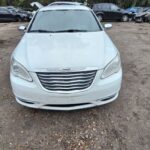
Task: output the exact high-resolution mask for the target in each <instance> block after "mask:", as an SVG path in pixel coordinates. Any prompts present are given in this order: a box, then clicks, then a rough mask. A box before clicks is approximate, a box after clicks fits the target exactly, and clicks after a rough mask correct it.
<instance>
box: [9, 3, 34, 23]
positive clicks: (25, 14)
mask: <svg viewBox="0 0 150 150" xmlns="http://www.w3.org/2000/svg"><path fill="white" fill-rule="evenodd" d="M6 8H7V9H9V10H10V11H13V12H14V13H16V14H17V15H19V16H20V18H21V19H22V20H23V21H30V20H31V18H32V12H30V11H25V10H23V9H22V8H16V7H14V6H7V7H6Z"/></svg>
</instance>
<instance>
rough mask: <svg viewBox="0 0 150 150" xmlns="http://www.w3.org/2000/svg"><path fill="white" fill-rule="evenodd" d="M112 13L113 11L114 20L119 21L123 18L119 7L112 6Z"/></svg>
mask: <svg viewBox="0 0 150 150" xmlns="http://www.w3.org/2000/svg"><path fill="white" fill-rule="evenodd" d="M110 11H111V13H110V14H111V15H110V17H111V18H112V20H118V19H121V18H122V12H121V9H120V8H119V7H118V6H116V5H114V4H111V5H110Z"/></svg>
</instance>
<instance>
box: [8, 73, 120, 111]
mask: <svg viewBox="0 0 150 150" xmlns="http://www.w3.org/2000/svg"><path fill="white" fill-rule="evenodd" d="M101 73H102V71H98V72H97V75H96V77H95V79H94V81H93V83H92V85H91V86H90V87H89V88H88V89H85V90H83V91H74V92H70V93H59V92H51V91H48V90H45V89H44V88H43V87H42V85H41V83H40V81H39V79H38V77H37V75H36V74H35V73H31V76H32V78H33V80H34V81H33V82H27V81H25V80H22V79H20V78H17V77H15V76H13V75H12V74H10V79H11V85H12V89H13V93H14V95H15V97H16V100H17V102H18V103H20V104H21V105H24V106H27V107H31V108H38V109H50V110H76V109H83V108H90V107H95V106H100V105H104V104H107V103H110V102H112V101H114V100H115V99H116V98H117V97H118V93H119V90H120V87H121V81H122V70H120V71H119V72H118V73H116V74H114V75H112V76H110V77H108V78H106V79H100V74H101Z"/></svg>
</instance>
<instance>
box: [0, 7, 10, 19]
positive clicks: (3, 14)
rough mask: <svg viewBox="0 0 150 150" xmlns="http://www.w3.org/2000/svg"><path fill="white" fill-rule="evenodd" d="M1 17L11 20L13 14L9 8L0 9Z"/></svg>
mask: <svg viewBox="0 0 150 150" xmlns="http://www.w3.org/2000/svg"><path fill="white" fill-rule="evenodd" d="M0 14H1V15H0V18H1V20H2V21H10V20H12V15H11V13H10V12H9V11H8V10H7V9H4V8H2V9H0Z"/></svg>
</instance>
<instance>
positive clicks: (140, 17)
mask: <svg viewBox="0 0 150 150" xmlns="http://www.w3.org/2000/svg"><path fill="white" fill-rule="evenodd" d="M135 22H137V23H142V22H150V8H145V9H144V11H143V12H140V13H138V14H136V16H135Z"/></svg>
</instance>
